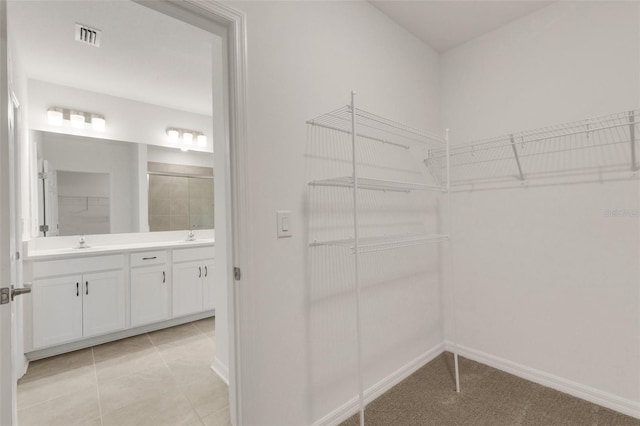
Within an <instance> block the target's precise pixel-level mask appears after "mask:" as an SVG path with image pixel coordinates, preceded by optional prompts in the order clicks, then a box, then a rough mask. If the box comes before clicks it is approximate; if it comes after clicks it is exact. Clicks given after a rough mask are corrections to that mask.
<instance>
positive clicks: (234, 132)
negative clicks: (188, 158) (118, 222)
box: [133, 0, 250, 425]
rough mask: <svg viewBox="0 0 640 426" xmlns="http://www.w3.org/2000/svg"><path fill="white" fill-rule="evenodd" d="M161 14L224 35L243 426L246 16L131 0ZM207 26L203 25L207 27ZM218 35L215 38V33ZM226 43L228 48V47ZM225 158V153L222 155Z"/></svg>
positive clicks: (237, 413)
mask: <svg viewBox="0 0 640 426" xmlns="http://www.w3.org/2000/svg"><path fill="white" fill-rule="evenodd" d="M133 1H136V2H138V3H141V4H144V5H146V6H149V7H151V8H153V9H156V10H159V11H161V12H163V13H165V14H167V15H169V16H171V17H173V18H175V19H179V20H182V21H184V22H187V23H190V24H192V25H195V26H199V27H200V28H203V29H205V30H207V31H210V32H214V31H212V30H211V26H212V24H213V25H218V26H222V27H223V28H225V29H226V34H225V35H224V37H223V40H224V42H223V51H225V50H226V55H223V56H224V57H226V60H227V64H226V67H225V68H226V69H225V70H224V72H225V74H226V75H225V77H226V78H225V80H226V83H227V87H226V93H225V100H226V102H225V103H226V105H227V108H226V109H227V111H226V117H225V122H226V125H227V126H228V129H227V132H226V134H227V140H226V150H225V152H224V155H225V157H226V164H227V165H228V170H227V171H225V172H226V174H227V176H226V177H227V179H225V180H226V182H225V183H226V188H225V192H226V193H227V194H228V196H227V200H228V201H229V203H228V206H226V209H227V218H228V219H230V220H228V222H231V223H227V228H226V229H227V230H228V231H229V232H228V235H227V236H228V238H227V241H226V247H225V249H226V250H227V253H228V256H227V265H226V266H227V268H228V270H229V272H231V273H229V274H228V275H227V309H228V310H227V312H228V321H229V330H228V332H229V409H230V411H231V413H230V414H231V423H232V424H234V425H242V424H243V421H242V418H243V416H242V414H243V406H242V380H241V379H242V375H241V366H242V359H243V358H244V357H243V356H242V355H243V354H242V352H241V344H240V342H241V338H242V336H243V327H242V324H241V321H240V319H241V315H240V314H241V291H240V290H241V288H240V286H241V285H242V286H245V287H246V286H247V283H248V282H249V279H250V276H249V273H248V271H249V268H248V259H249V232H248V229H249V226H248V225H249V221H248V218H249V203H248V201H249V198H248V160H249V155H248V153H249V147H248V139H247V108H248V105H247V27H246V15H245V13H244V12H242V11H239V10H237V9H234V8H233V7H230V6H229V5H227V4H224V3H221V2H220V1H218V0H182V1H180V0H163V1H156V0H150V1H149V0H133ZM203 20H204V22H203ZM214 33H215V32H214ZM225 42H226V43H225ZM218 154H221V153H218ZM235 268H239V269H238V270H239V271H242V273H241V276H240V277H241V281H240V279H235V278H234V273H233V271H234V269H235Z"/></svg>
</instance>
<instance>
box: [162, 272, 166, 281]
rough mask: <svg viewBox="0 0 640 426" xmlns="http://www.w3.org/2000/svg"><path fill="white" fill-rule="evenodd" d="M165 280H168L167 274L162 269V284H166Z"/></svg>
mask: <svg viewBox="0 0 640 426" xmlns="http://www.w3.org/2000/svg"><path fill="white" fill-rule="evenodd" d="M165 282H167V276H166V275H165V273H164V271H162V284H164V283H165Z"/></svg>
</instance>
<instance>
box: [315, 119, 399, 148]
mask: <svg viewBox="0 0 640 426" xmlns="http://www.w3.org/2000/svg"><path fill="white" fill-rule="evenodd" d="M307 124H310V125H312V126H318V127H323V128H325V129H329V130H335V131H336V132H341V133H345V134H347V135H350V134H351V131H350V130H344V129H340V128H339V127H335V126H331V125H328V124H321V123H314V122H311V121H307ZM356 136H357V137H359V138H363V139H369V140H372V141H375V142H381V143H384V144H388V145H394V146H397V147H399V148H404V149H410V148H411V147H410V146H409V145H403V144H400V143H397V142H391V141H388V140H386V139H382V138H376V137H373V136H367V135H363V134H362V133H358V134H357V135H356Z"/></svg>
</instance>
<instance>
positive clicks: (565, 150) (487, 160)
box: [451, 141, 629, 167]
mask: <svg viewBox="0 0 640 426" xmlns="http://www.w3.org/2000/svg"><path fill="white" fill-rule="evenodd" d="M627 143H629V142H628V141H617V142H610V143H606V144H599V145H589V146H582V147H578V148H574V147H571V148H565V149H557V150H554V151H545V152H534V153H531V154H520V158H529V157H537V156H540V155H548V154H558V153H561V152H569V151H579V150H582V149H590V148H602V147H605V146H611V145H621V144H627ZM503 148H508V147H507V146H505V147H503ZM504 160H509V161H513V156H507V157H500V158H489V159H486V160H477V161H467V162H465V163H456V164H452V165H451V166H452V167H460V166H469V165H472V164H482V163H492V162H494V161H504Z"/></svg>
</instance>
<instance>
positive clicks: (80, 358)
mask: <svg viewBox="0 0 640 426" xmlns="http://www.w3.org/2000/svg"><path fill="white" fill-rule="evenodd" d="M214 328H215V318H207V319H203V320H200V321H195V322H192V323H188V324H184V325H179V326H176V327H171V328H167V329H164V330H159V331H155V332H152V333H147V334H142V335H139V336H134V337H130V338H128V339H123V340H118V341H116V342H111V343H105V344H103V345H99V346H94V347H92V348H88V349H82V350H79V351H75V352H71V353H68V354H63V355H58V356H56V357H52V358H47V359H43V360H39V361H33V362H32V363H31V364H30V365H29V369H28V370H27V374H25V376H24V377H23V378H22V379H20V381H19V382H18V421H19V424H20V426H29V425H37V426H45V425H64V426H67V425H87V426H108V425H118V426H129V425H130V426H138V425H153V426H164V425H167V426H174V425H206V426H219V425H230V424H231V423H230V421H229V397H228V392H227V385H226V384H225V383H224V382H223V381H222V380H221V379H220V378H219V377H218V376H217V375H216V374H215V373H214V372H213V370H211V363H212V362H213V357H214V354H215V347H216V345H215V331H214Z"/></svg>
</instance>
